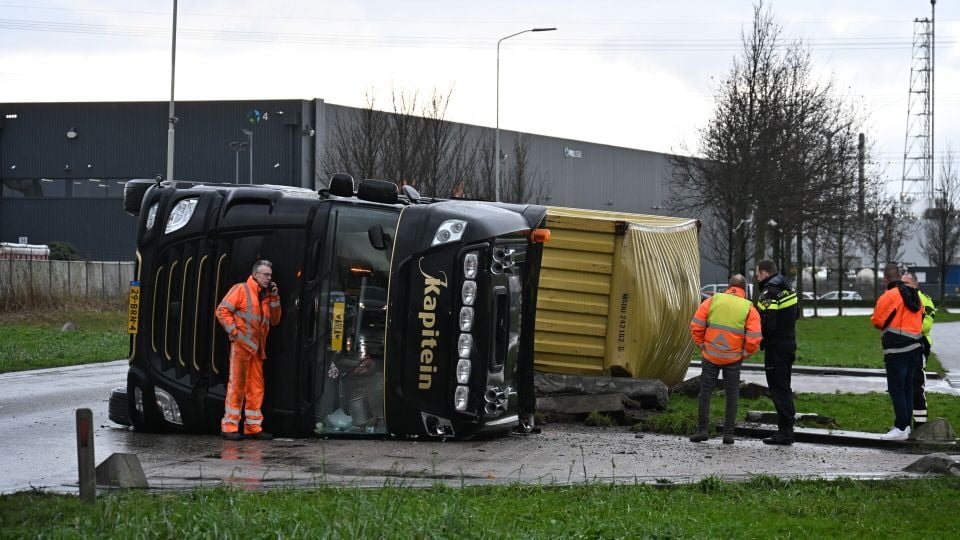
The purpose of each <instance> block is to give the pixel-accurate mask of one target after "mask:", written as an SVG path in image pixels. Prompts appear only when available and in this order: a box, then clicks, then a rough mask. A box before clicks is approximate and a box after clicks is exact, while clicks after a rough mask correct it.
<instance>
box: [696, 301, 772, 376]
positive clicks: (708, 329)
mask: <svg viewBox="0 0 960 540" xmlns="http://www.w3.org/2000/svg"><path fill="white" fill-rule="evenodd" d="M690 335H691V336H692V337H693V342H694V343H696V344H697V346H698V347H700V354H702V355H703V358H704V360H708V361H710V362H712V363H714V364H719V365H724V364H732V363H734V362H738V361H740V360H743V359H744V358H747V357H749V356H750V355H751V354H753V353H755V352H757V349H758V348H759V347H760V339H761V338H762V337H763V334H762V333H761V329H760V313H759V312H757V308H755V307H754V306H753V303H752V302H750V301H749V300H747V298H746V293H744V291H743V289H741V288H739V287H730V288H728V289H727V290H726V291H724V292H722V293H717V294H715V295H713V296H711V297H710V298H707V299H706V300H704V301H703V302H702V303H701V304H700V307H699V308H697V312H696V313H695V314H694V315H693V319H692V320H691V321H690Z"/></svg>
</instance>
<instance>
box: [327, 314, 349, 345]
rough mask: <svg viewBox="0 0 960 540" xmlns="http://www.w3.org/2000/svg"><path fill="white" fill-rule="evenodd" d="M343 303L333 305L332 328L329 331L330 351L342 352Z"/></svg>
mask: <svg viewBox="0 0 960 540" xmlns="http://www.w3.org/2000/svg"><path fill="white" fill-rule="evenodd" d="M345 305H346V304H345V303H344V302H334V303H333V328H332V329H331V331H330V350H332V351H342V350H343V311H344V306H345Z"/></svg>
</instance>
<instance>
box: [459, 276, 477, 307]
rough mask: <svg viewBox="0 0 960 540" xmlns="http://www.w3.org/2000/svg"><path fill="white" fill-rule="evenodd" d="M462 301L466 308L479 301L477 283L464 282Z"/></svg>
mask: <svg viewBox="0 0 960 540" xmlns="http://www.w3.org/2000/svg"><path fill="white" fill-rule="evenodd" d="M460 299H461V300H462V301H463V305H465V306H472V305H473V302H474V301H475V300H476V299H477V282H476V281H470V280H467V281H464V282H463V288H462V289H461V290H460Z"/></svg>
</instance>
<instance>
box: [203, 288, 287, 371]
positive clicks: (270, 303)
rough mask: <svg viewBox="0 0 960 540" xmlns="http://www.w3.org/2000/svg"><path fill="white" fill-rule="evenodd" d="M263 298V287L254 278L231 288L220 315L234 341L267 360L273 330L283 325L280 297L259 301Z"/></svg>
mask: <svg viewBox="0 0 960 540" xmlns="http://www.w3.org/2000/svg"><path fill="white" fill-rule="evenodd" d="M259 295H260V284H258V283H257V281H256V280H255V279H253V276H250V277H248V278H247V281H246V282H245V283H237V284H236V285H234V286H233V287H231V288H230V290H229V291H228V292H227V294H226V296H224V297H223V300H221V301H220V304H219V305H218V306H217V311H216V314H217V320H218V321H220V325H221V326H223V329H224V330H226V332H227V333H228V334H230V340H231V341H233V342H234V343H238V344H239V345H240V346H241V347H243V348H244V349H246V350H247V351H250V352H251V353H256V354H257V356H258V357H259V358H260V359H261V360H263V359H264V358H266V351H265V350H264V347H265V346H266V343H267V334H269V333H270V327H271V326H276V325H278V324H280V297H279V296H278V295H275V294H267V295H266V296H264V298H263V299H262V300H258V298H259Z"/></svg>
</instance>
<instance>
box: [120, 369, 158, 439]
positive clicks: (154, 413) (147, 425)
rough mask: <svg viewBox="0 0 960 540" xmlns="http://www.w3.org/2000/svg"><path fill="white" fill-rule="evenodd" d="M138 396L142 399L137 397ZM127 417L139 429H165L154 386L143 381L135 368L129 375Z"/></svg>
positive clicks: (148, 431) (148, 430)
mask: <svg viewBox="0 0 960 540" xmlns="http://www.w3.org/2000/svg"><path fill="white" fill-rule="evenodd" d="M138 391H139V392H138ZM138 396H139V398H140V399H137V397H138ZM138 406H140V407H142V408H143V411H140V410H138V408H137V407H138ZM127 417H128V418H129V420H130V425H131V426H133V429H135V430H137V431H142V432H145V433H162V432H163V431H165V429H164V425H165V424H164V422H163V417H162V416H161V414H160V410H159V409H158V408H157V398H156V395H154V393H153V386H152V385H149V384H145V383H144V382H143V381H141V380H140V378H139V377H138V376H137V375H135V373H134V371H133V370H130V373H129V374H128V375H127Z"/></svg>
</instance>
